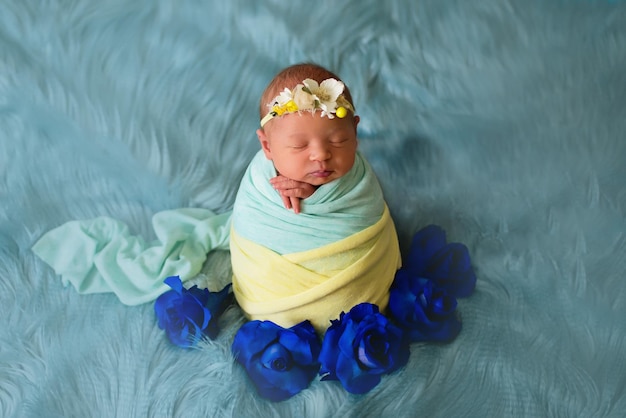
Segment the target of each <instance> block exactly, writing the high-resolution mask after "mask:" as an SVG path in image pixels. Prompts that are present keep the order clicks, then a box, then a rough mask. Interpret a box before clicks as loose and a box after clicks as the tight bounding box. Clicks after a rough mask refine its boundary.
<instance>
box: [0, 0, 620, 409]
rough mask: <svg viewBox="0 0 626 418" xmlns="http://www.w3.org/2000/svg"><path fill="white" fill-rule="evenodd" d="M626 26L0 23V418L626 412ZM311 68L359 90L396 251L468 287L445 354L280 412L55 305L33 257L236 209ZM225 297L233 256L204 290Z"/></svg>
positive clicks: (143, 12)
mask: <svg viewBox="0 0 626 418" xmlns="http://www.w3.org/2000/svg"><path fill="white" fill-rule="evenodd" d="M625 51H626V4H625V3H623V2H618V1H613V2H608V1H600V0H597V1H584V0H579V1H574V0H571V1H557V0H553V1H550V0H546V1H533V0H529V1H514V0H512V1H502V0H483V1H462V0H457V1H448V0H446V1H443V0H422V1H412V0H406V1H388V2H387V1H386V2H383V1H361V0H358V1H357V0H351V1H341V2H336V1H320V2H296V1H278V0H276V1H244V0H238V1H219V2H218V1H194V0H159V1H153V0H135V1H113V0H104V1H89V0H75V1H35V0H23V1H22V0H4V1H1V2H0V202H1V205H0V317H1V318H2V319H1V321H2V328H1V329H0V415H1V416H3V417H113V416H119V417H172V416H180V417H183V416H184V417H205V416H215V417H222V416H228V417H230V416H232V417H253V416H255V417H256V416H262V417H266V416H268V417H271V416H274V417H283V416H284V417H292V416H306V417H328V416H337V417H362V416H372V417H413V416H428V417H458V416H470V417H486V416H490V417H505V416H518V417H526V416H541V417H547V416H569V417H592V416H593V417H619V416H623V414H624V411H626V389H625V388H626V360H625V359H626V355H625V353H626V322H625V321H624V318H625V317H626V288H625V285H624V279H625V276H626V188H625V186H624V185H625V179H626V137H625V132H626V73H625V70H626V53H625ZM301 61H315V62H318V63H320V64H322V65H325V66H327V67H329V68H331V69H332V70H335V71H336V72H338V73H339V74H340V75H341V76H342V77H343V78H344V80H345V81H346V83H347V84H348V85H349V86H350V87H351V90H352V93H353V96H354V99H355V105H356V108H357V111H358V113H359V114H360V115H361V118H362V122H361V124H360V125H359V136H360V139H361V142H360V149H361V151H362V152H363V153H364V154H365V155H366V157H367V158H368V159H369V160H370V162H371V163H372V166H373V167H374V169H375V171H376V172H377V174H378V176H379V179H380V181H381V184H382V186H383V189H384V193H385V196H386V198H387V201H388V203H389V206H390V208H391V211H392V215H393V217H394V219H395V221H396V225H397V227H398V231H399V234H400V238H401V243H402V248H403V250H406V246H407V244H408V242H409V239H410V237H411V235H412V234H413V233H414V232H415V231H417V230H418V229H419V228H421V227H423V226H425V225H427V224H430V223H435V224H438V225H441V226H442V227H443V228H444V229H445V230H446V231H447V232H448V238H449V240H451V241H457V242H463V243H465V244H467V245H468V247H469V249H470V252H471V255H472V259H473V263H474V266H475V269H476V272H477V275H478V284H477V288H476V291H475V293H474V295H473V296H472V297H470V298H468V299H464V300H462V301H461V303H460V305H459V311H460V313H461V314H462V318H463V324H464V328H463V331H462V332H461V334H460V335H459V337H458V338H457V339H456V340H455V341H454V342H453V343H451V344H447V345H437V344H413V346H412V354H411V358H410V360H409V364H408V365H407V366H406V367H405V368H404V369H402V370H400V371H399V372H397V373H395V374H393V375H391V376H386V377H385V378H384V379H383V382H382V383H381V384H380V385H379V386H378V387H376V388H375V389H374V390H373V391H372V392H370V393H369V394H366V395H362V396H356V395H351V394H349V393H347V392H345V391H344V390H343V389H342V388H341V387H340V386H339V384H337V383H332V382H319V381H314V382H313V384H312V385H311V387H310V388H309V389H308V390H306V391H304V392H303V393H301V394H300V395H297V396H296V397H294V398H292V399H290V400H288V401H285V402H282V403H279V404H272V403H269V402H267V401H265V400H263V399H261V398H259V397H258V396H257V395H256V394H255V393H254V389H253V387H252V385H251V383H250V382H249V381H248V380H247V378H246V377H245V375H244V372H243V370H242V369H241V368H239V367H238V366H237V365H235V364H234V362H233V360H232V358H231V356H230V344H231V342H232V338H233V335H234V333H235V331H236V330H237V329H238V327H239V326H240V325H241V323H242V316H241V312H240V311H239V309H238V308H233V309H231V310H229V311H228V312H227V313H226V315H225V316H224V317H223V318H222V321H221V324H222V327H223V331H222V333H221V334H220V336H219V337H218V339H217V340H215V341H211V342H207V343H206V344H203V345H202V346H201V347H200V348H199V349H197V350H183V349H179V348H176V347H174V346H173V345H171V344H170V343H169V342H168V341H167V340H166V337H165V333H164V332H163V331H161V330H159V329H158V327H157V324H156V320H155V316H154V312H153V306H152V304H145V305H141V306H136V307H128V306H124V305H122V304H121V303H120V302H119V301H118V300H117V299H116V298H115V297H114V296H112V295H108V294H102V295H88V296H80V295H78V294H77V293H76V291H75V290H74V289H73V288H64V287H63V286H62V285H61V281H60V279H59V278H58V277H56V276H55V274H54V272H53V271H52V270H51V269H50V268H48V267H47V266H46V265H45V264H44V263H43V262H41V261H40V260H39V259H37V258H36V257H35V256H34V254H33V253H32V252H31V251H30V247H31V246H32V244H33V243H34V242H35V241H36V240H37V239H38V238H39V237H40V236H41V235H42V234H43V233H44V232H46V231H48V230H50V229H51V228H54V227H56V226H58V225H60V224H62V223H64V222H66V221H69V220H74V219H85V218H93V217H96V216H99V215H107V216H111V217H114V218H116V219H120V220H122V221H124V222H126V223H128V225H129V226H130V228H131V230H132V231H133V232H135V233H137V234H142V235H144V236H145V237H146V238H152V237H151V235H150V234H151V231H150V219H151V216H152V215H153V214H154V213H155V212H158V211H161V210H164V209H170V208H179V207H204V208H209V209H212V210H215V211H218V212H222V211H225V210H228V209H229V208H231V206H232V204H233V200H234V196H235V193H236V190H237V186H238V182H239V179H240V177H241V176H242V174H243V170H244V169H245V167H246V165H247V163H248V161H249V160H250V158H251V157H252V155H253V154H254V153H255V152H256V151H257V150H258V149H259V145H258V141H257V139H256V136H255V133H254V131H255V129H256V127H257V124H258V111H257V101H258V98H259V96H260V94H261V92H262V90H263V88H264V87H265V85H266V84H267V82H268V81H269V80H270V78H271V77H272V76H273V75H274V74H275V73H276V72H277V71H278V70H279V69H281V68H282V67H284V66H286V65H289V64H292V63H296V62H301ZM229 279H230V265H229V259H228V253H227V252H218V253H214V254H211V255H210V257H209V259H208V261H207V263H206V265H205V267H204V270H203V273H202V274H201V275H200V276H199V277H198V278H197V279H196V281H197V282H198V283H203V284H205V285H207V286H208V287H210V288H212V289H217V288H219V287H220V286H221V285H222V284H224V283H226V282H227V281H228V280H229Z"/></svg>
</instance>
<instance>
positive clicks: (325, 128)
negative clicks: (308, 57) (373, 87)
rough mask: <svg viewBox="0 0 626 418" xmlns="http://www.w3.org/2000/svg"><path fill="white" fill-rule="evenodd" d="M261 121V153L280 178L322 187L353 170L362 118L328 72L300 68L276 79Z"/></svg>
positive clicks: (311, 66)
mask: <svg viewBox="0 0 626 418" xmlns="http://www.w3.org/2000/svg"><path fill="white" fill-rule="evenodd" d="M286 89H287V90H286ZM260 117H261V129H259V130H257V135H258V137H259V141H260V142H261V147H262V149H263V152H264V153H265V156H266V157H267V158H268V159H270V160H272V161H273V163H274V167H275V168H276V170H277V171H278V172H279V173H280V174H281V175H283V176H285V177H288V178H291V179H293V180H297V181H302V182H305V183H309V184H312V185H314V186H320V185H322V184H326V183H328V182H330V181H332V180H335V179H337V178H339V177H341V176H343V175H344V174H346V173H347V172H348V171H350V169H351V168H352V166H353V165H354V159H355V155H356V149H357V138H356V127H357V124H358V123H359V117H358V116H356V115H355V114H354V106H353V105H352V96H351V95H350V90H349V89H348V87H347V86H345V85H344V84H343V82H342V81H341V80H340V79H339V77H337V76H336V75H335V74H333V73H332V72H330V71H329V70H327V69H325V68H323V67H320V66H319V65H316V64H297V65H293V66H291V67H288V68H286V69H284V70H283V71H281V72H280V73H278V74H277V75H276V77H274V79H273V80H272V81H271V82H270V84H269V85H268V86H267V88H266V89H265V92H264V93H263V95H262V97H261V104H260Z"/></svg>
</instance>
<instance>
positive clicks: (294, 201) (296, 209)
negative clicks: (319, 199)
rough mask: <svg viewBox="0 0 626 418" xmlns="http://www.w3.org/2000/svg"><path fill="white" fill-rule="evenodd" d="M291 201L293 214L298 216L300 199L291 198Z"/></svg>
mask: <svg viewBox="0 0 626 418" xmlns="http://www.w3.org/2000/svg"><path fill="white" fill-rule="evenodd" d="M290 200H291V207H293V212H294V213H296V214H298V213H300V199H298V198H297V197H293V198H291V199H290Z"/></svg>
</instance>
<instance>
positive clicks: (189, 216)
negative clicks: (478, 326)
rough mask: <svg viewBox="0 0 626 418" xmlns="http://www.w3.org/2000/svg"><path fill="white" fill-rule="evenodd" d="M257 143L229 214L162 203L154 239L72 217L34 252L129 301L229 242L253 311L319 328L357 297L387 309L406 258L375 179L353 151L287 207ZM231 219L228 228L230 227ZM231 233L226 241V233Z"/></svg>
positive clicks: (158, 289)
mask: <svg viewBox="0 0 626 418" xmlns="http://www.w3.org/2000/svg"><path fill="white" fill-rule="evenodd" d="M275 175H276V171H275V169H274V166H273V165H272V163H271V161H268V160H266V159H265V157H264V155H263V153H262V152H259V153H258V154H257V156H255V158H254V159H253V161H252V162H251V164H250V166H249V167H248V170H247V171H246V174H245V176H244V178H243V180H242V182H241V186H240V189H239V192H238V194H237V200H236V202H235V206H234V209H233V213H232V214H231V213H230V212H229V213H223V214H220V215H216V214H215V213H213V212H211V211H209V210H207V209H200V208H186V209H174V210H167V211H163V212H158V213H156V214H155V215H154V217H153V219H152V225H153V227H154V232H155V235H156V237H157V239H156V240H154V241H152V242H147V241H145V240H143V239H142V238H141V237H140V236H134V235H132V234H131V233H130V231H129V228H128V227H127V226H126V225H124V224H123V223H122V222H120V221H117V220H115V219H112V218H109V217H99V218H96V219H88V220H78V221H71V222H67V223H66V224H63V225H61V226H59V227H57V228H55V229H53V230H51V231H49V232H48V233H46V234H44V235H43V236H42V237H41V239H40V240H39V241H38V242H37V243H36V244H35V245H34V246H33V251H34V252H35V254H37V255H38V256H39V257H40V258H41V259H43V260H44V261H45V262H47V263H48V264H49V265H50V266H52V267H53V268H54V270H55V272H56V273H57V274H60V275H61V276H62V278H63V281H64V283H66V284H68V283H71V284H72V285H73V286H74V287H75V288H76V290H78V291H79V292H80V293H100V292H114V293H115V294H116V295H117V296H118V298H119V299H120V300H121V301H122V302H123V303H125V304H128V305H136V304H140V303H145V302H149V301H152V300H154V299H156V298H157V297H158V296H159V295H160V294H161V293H163V292H165V291H167V290H169V288H168V286H166V285H165V284H164V283H163V280H164V279H165V278H167V277H168V276H173V275H177V276H180V277H181V279H182V280H187V279H191V278H193V277H194V276H195V275H197V274H198V273H199V272H200V270H201V269H202V265H203V263H204V261H205V260H206V255H207V253H208V252H210V251H212V250H215V249H227V248H228V246H229V245H230V250H231V259H232V267H233V289H234V292H235V296H236V297H237V300H238V302H239V304H240V306H241V307H242V308H243V310H244V312H245V313H246V315H247V316H248V317H250V318H251V319H264V320H272V321H274V322H276V323H277V324H279V325H282V326H291V325H294V324H296V323H298V322H301V321H303V320H305V319H309V320H310V321H311V322H312V323H313V325H314V326H315V327H316V328H317V329H318V331H320V332H323V331H324V330H325V329H326V328H327V327H328V325H329V321H330V319H334V318H336V317H338V315H339V313H341V311H347V310H349V309H350V308H352V306H354V305H356V304H357V303H360V302H371V303H375V304H377V305H379V306H380V308H381V309H384V308H385V306H386V305H387V299H388V293H389V286H390V285H391V282H392V280H393V277H394V274H395V272H396V270H397V269H398V267H399V266H400V251H399V248H398V241H397V236H396V231H395V228H394V225H393V221H392V220H391V217H390V216H389V211H388V209H387V206H386V205H385V202H384V200H383V197H382V192H381V189H380V186H379V184H378V181H377V179H376V177H375V175H374V174H373V172H372V170H371V168H370V167H369V165H368V164H367V163H366V162H365V160H363V158H362V157H361V156H360V155H358V154H357V157H356V160H355V164H354V167H353V168H352V169H351V170H350V171H349V172H348V173H347V174H346V175H345V176H343V177H341V178H340V179H337V180H335V181H333V182H331V183H328V184H326V185H323V186H321V187H319V188H318V189H317V190H316V191H315V193H314V194H313V195H312V196H310V197H309V198H307V199H305V200H303V201H302V213H300V214H297V215H296V214H295V213H293V211H291V210H288V209H285V208H284V206H283V203H282V200H281V198H280V196H279V194H278V193H277V192H276V190H274V189H273V188H272V186H271V185H270V183H269V179H270V178H272V177H274V176H275ZM231 224H232V227H231ZM229 240H230V241H229Z"/></svg>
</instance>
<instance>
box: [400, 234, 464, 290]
mask: <svg viewBox="0 0 626 418" xmlns="http://www.w3.org/2000/svg"><path fill="white" fill-rule="evenodd" d="M405 268H406V269H407V270H409V271H410V272H411V274H412V275H413V276H416V277H423V278H426V279H431V280H433V281H434V282H435V284H436V286H437V287H440V288H443V289H444V290H446V291H447V292H448V293H449V294H450V295H452V296H454V297H457V298H462V297H467V296H469V295H471V294H472V292H473V291H474V288H475V287H476V274H475V273H474V269H473V268H472V264H471V260H470V256H469V251H468V249H467V247H466V246H465V245H463V244H460V243H456V242H452V243H447V242H446V233H445V232H444V230H443V229H441V227H439V226H436V225H429V226H427V227H425V228H423V229H421V230H420V231H418V232H417V233H416V234H415V235H414V237H413V241H412V243H411V251H410V252H409V256H408V257H407V260H406V267H405Z"/></svg>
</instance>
